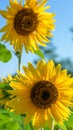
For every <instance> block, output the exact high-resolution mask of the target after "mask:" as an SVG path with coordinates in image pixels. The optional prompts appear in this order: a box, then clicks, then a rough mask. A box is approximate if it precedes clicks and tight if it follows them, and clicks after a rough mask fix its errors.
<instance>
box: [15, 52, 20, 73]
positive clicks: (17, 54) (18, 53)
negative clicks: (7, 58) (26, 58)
mask: <svg viewBox="0 0 73 130" xmlns="http://www.w3.org/2000/svg"><path fill="white" fill-rule="evenodd" d="M15 55H16V57H17V58H18V70H19V71H20V65H21V53H20V52H19V51H17V52H16V53H15Z"/></svg>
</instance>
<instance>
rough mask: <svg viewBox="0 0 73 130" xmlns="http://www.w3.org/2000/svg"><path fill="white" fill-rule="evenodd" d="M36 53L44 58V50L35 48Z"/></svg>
mask: <svg viewBox="0 0 73 130" xmlns="http://www.w3.org/2000/svg"><path fill="white" fill-rule="evenodd" d="M34 54H36V55H38V56H39V57H41V58H42V59H44V54H43V52H42V51H41V50H40V49H39V50H35V49H34Z"/></svg>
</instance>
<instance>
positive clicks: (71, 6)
mask: <svg viewBox="0 0 73 130" xmlns="http://www.w3.org/2000/svg"><path fill="white" fill-rule="evenodd" d="M8 5H9V0H0V10H5V9H6V7H7V6H8ZM47 5H50V6H51V8H50V10H49V11H50V12H52V13H55V14H56V17H55V19H56V23H55V24H56V28H55V31H54V32H53V34H54V38H53V44H54V46H55V47H56V48H57V49H56V53H57V54H58V56H59V58H67V57H69V58H71V59H72V61H73V41H72V38H73V34H72V33H71V32H70V28H71V27H73V0H48V3H47ZM4 24H5V19H3V18H2V17H1V16H0V28H1V27H2V26H3V25H4ZM1 36H2V34H1V33H0V38H1ZM6 46H7V48H8V49H9V50H11V51H12V47H10V45H9V43H6ZM35 58H36V55H35V54H31V53H28V54H26V53H25V52H24V53H23V55H22V63H21V66H22V65H27V63H28V62H32V61H33V60H34V59H35ZM17 69H18V65H17V58H16V57H15V55H14V54H13V57H12V59H11V60H10V61H9V62H8V63H2V62H1V61H0V78H1V77H3V76H7V75H8V74H14V73H15V72H16V70H17Z"/></svg>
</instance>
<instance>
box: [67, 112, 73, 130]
mask: <svg viewBox="0 0 73 130" xmlns="http://www.w3.org/2000/svg"><path fill="white" fill-rule="evenodd" d="M65 124H66V127H67V130H73V114H71V115H70V117H69V120H68V121H67V122H65Z"/></svg>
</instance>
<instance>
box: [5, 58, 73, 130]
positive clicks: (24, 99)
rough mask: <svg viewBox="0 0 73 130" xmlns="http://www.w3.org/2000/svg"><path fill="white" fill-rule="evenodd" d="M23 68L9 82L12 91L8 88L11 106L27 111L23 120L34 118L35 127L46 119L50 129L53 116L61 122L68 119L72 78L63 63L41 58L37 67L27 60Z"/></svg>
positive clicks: (41, 124) (44, 122) (20, 110)
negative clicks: (62, 66) (21, 71)
mask: <svg viewBox="0 0 73 130" xmlns="http://www.w3.org/2000/svg"><path fill="white" fill-rule="evenodd" d="M23 70H24V72H25V73H23V74H21V73H20V72H18V76H16V77H15V80H16V82H15V81H11V83H10V86H11V87H12V88H13V90H9V91H8V92H9V93H10V94H12V95H11V97H10V98H11V99H10V101H9V102H8V106H9V107H11V108H12V109H14V111H16V112H17V113H18V114H26V117H25V118H24V123H25V124H27V123H28V122H30V120H32V124H33V126H34V127H36V128H40V127H44V126H45V124H46V122H47V123H48V125H49V127H50V129H51V124H52V119H54V120H56V121H57V122H58V123H60V124H61V123H63V121H64V120H67V119H68V117H69V115H70V113H71V110H70V107H73V102H72V100H73V88H72V84H73V78H72V77H71V75H70V74H67V70H61V65H60V64H58V65H57V66H56V67H55V64H54V62H53V61H52V60H51V61H48V63H46V62H45V61H39V62H38V63H37V65H36V67H34V66H33V65H32V64H31V63H28V67H25V66H24V67H23Z"/></svg>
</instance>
